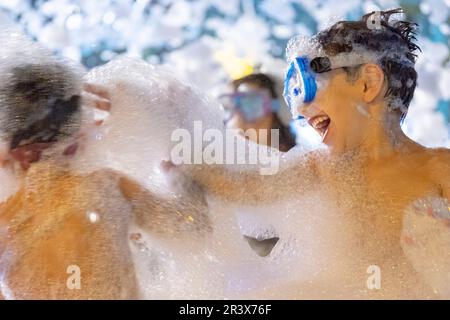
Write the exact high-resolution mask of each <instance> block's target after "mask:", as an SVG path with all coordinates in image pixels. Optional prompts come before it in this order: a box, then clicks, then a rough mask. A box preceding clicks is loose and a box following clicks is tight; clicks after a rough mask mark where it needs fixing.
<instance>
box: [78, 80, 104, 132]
mask: <svg viewBox="0 0 450 320" xmlns="http://www.w3.org/2000/svg"><path fill="white" fill-rule="evenodd" d="M82 98H83V102H84V104H86V105H88V106H90V107H92V108H95V109H98V110H102V111H108V112H109V111H110V110H111V99H110V95H109V92H108V89H107V88H105V87H103V86H100V85H97V84H92V83H85V84H84V85H83V93H82ZM96 124H97V125H100V124H102V121H99V123H96Z"/></svg>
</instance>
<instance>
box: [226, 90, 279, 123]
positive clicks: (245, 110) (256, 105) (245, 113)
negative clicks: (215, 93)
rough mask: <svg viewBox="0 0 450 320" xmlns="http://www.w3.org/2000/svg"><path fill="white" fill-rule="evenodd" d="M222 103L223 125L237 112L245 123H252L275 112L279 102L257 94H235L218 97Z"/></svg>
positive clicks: (265, 95)
mask: <svg viewBox="0 0 450 320" xmlns="http://www.w3.org/2000/svg"><path fill="white" fill-rule="evenodd" d="M219 101H220V102H221V103H222V105H223V108H224V111H225V117H224V121H225V123H226V122H228V121H229V120H230V119H231V118H232V117H233V115H234V113H235V112H238V113H239V114H240V115H242V117H243V118H244V120H245V121H247V122H254V121H256V120H258V119H260V118H262V117H264V116H265V115H268V114H270V113H272V112H277V111H278V109H279V107H280V102H279V101H278V100H277V99H271V98H270V97H269V96H268V95H267V94H263V93H258V92H235V93H231V94H224V95H222V96H220V97H219Z"/></svg>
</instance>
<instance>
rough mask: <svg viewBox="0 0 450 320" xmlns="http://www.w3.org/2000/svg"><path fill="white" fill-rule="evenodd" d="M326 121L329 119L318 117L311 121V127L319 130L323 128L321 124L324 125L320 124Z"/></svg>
mask: <svg viewBox="0 0 450 320" xmlns="http://www.w3.org/2000/svg"><path fill="white" fill-rule="evenodd" d="M328 119H330V118H329V117H327V116H318V117H317V118H315V119H314V120H313V121H312V123H311V125H312V126H313V127H314V128H316V129H320V128H322V126H323V124H324V123H322V122H323V121H325V120H328ZM319 124H321V125H319Z"/></svg>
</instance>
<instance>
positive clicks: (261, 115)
mask: <svg viewBox="0 0 450 320" xmlns="http://www.w3.org/2000/svg"><path fill="white" fill-rule="evenodd" d="M231 87H232V90H233V92H232V93H230V94H224V95H222V96H221V97H220V101H221V103H222V104H223V107H224V111H225V117H224V123H225V126H226V127H227V128H228V129H241V130H242V131H243V134H244V136H245V137H246V138H247V139H249V140H252V141H254V142H256V143H259V144H265V145H270V141H271V138H272V137H271V130H272V129H275V130H278V133H279V139H280V141H279V150H280V151H282V152H287V151H289V150H290V149H291V148H293V147H294V146H295V135H294V134H293V133H292V131H291V129H290V127H289V126H288V125H285V124H284V123H283V122H282V120H281V119H280V116H279V115H278V112H279V111H280V108H281V105H280V101H279V99H278V94H277V92H276V90H275V82H274V80H272V79H271V78H270V77H269V76H268V75H266V74H264V73H254V74H250V75H248V76H245V77H242V78H239V79H236V80H234V81H232V82H231ZM250 129H254V130H256V132H255V131H252V130H250ZM263 130H264V131H263ZM253 133H256V134H253Z"/></svg>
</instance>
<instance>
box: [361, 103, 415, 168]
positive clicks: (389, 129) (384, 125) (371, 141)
mask: <svg viewBox="0 0 450 320" xmlns="http://www.w3.org/2000/svg"><path fill="white" fill-rule="evenodd" d="M375 110H378V112H372V115H373V117H372V118H371V119H370V120H369V121H368V123H367V131H366V134H365V135H364V137H363V141H362V143H361V146H360V149H361V151H362V152H363V153H364V154H366V155H367V156H368V157H369V158H370V159H373V160H377V159H381V158H386V157H390V156H392V155H394V154H396V153H397V152H398V151H399V150H400V149H404V148H405V147H408V146H409V145H410V144H411V143H412V141H411V140H410V139H409V138H408V137H407V136H406V135H405V133H404V132H403V130H402V128H401V127H400V119H399V115H398V114H397V113H396V112H392V111H387V109H386V108H385V107H384V106H376V109H375Z"/></svg>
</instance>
